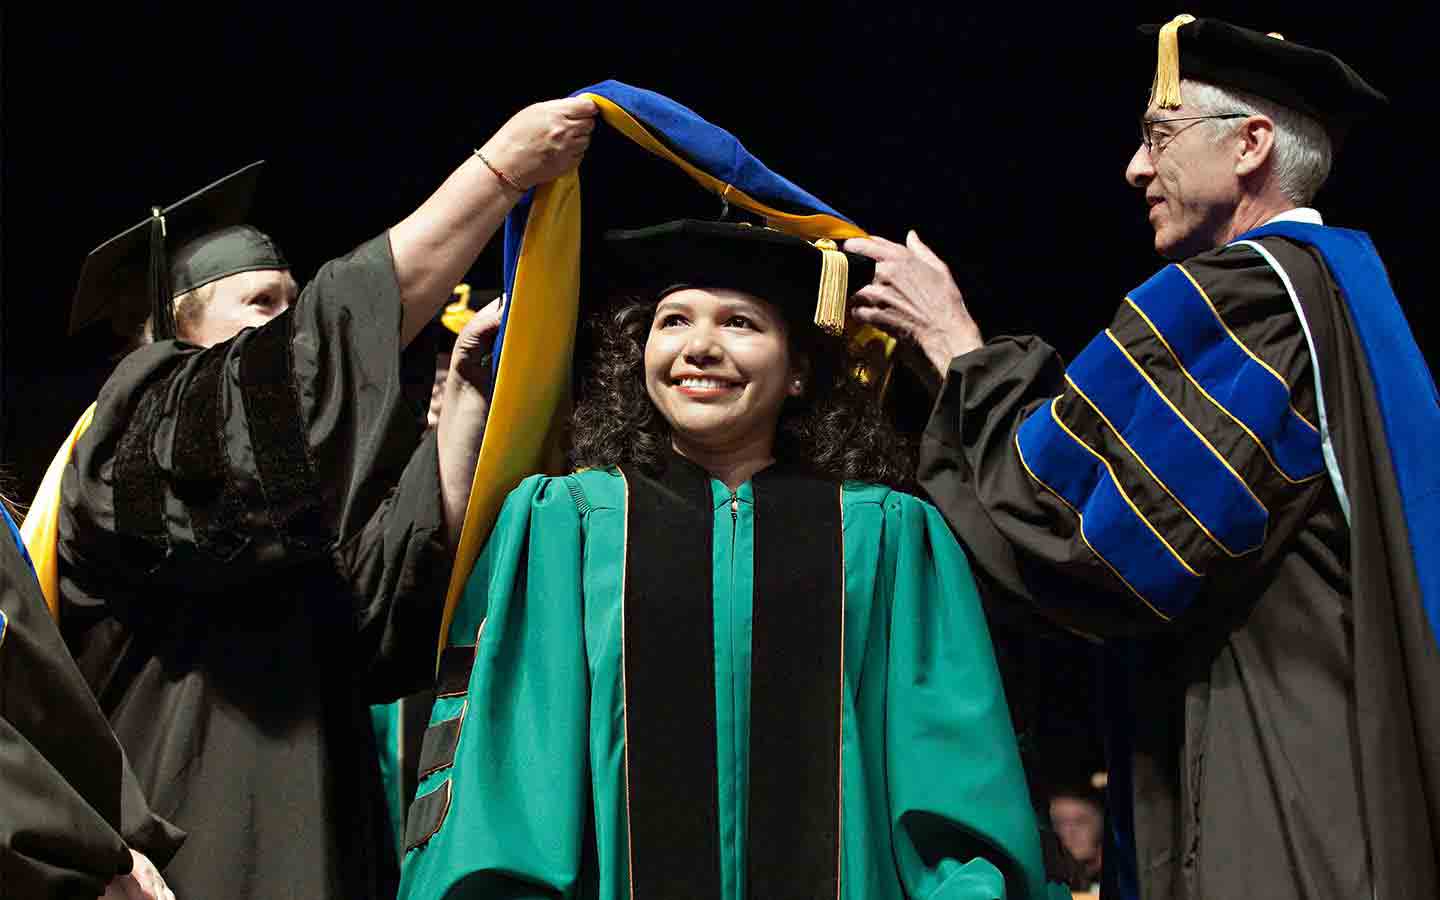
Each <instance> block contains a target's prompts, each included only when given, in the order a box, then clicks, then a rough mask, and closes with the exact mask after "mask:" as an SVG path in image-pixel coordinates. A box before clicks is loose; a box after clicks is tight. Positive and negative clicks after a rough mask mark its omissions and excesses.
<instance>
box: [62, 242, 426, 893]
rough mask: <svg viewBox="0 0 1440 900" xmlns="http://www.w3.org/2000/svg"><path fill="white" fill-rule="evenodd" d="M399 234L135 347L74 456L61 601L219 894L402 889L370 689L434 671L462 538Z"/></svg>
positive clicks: (162, 808) (151, 786) (185, 877)
mask: <svg viewBox="0 0 1440 900" xmlns="http://www.w3.org/2000/svg"><path fill="white" fill-rule="evenodd" d="M401 317H402V310H401V305H400V297H399V289H398V286H397V283H396V277H395V272H394V265H393V262H392V259H391V255H390V246H389V240H388V236H385V235H382V236H380V237H378V238H375V239H374V240H372V241H370V242H368V243H366V244H364V245H362V246H361V247H359V248H358V249H357V250H355V251H354V252H353V253H352V254H351V255H349V256H347V257H344V258H342V259H338V260H335V261H332V262H330V263H328V264H326V265H325V266H324V267H322V268H321V270H320V271H319V273H318V274H317V275H316V277H315V278H314V280H313V281H311V282H310V283H309V284H308V285H307V286H306V288H305V290H304V291H303V292H302V293H301V296H300V298H299V300H298V302H297V303H296V305H295V306H294V307H293V308H292V309H291V310H289V311H288V312H286V313H284V314H283V315H281V316H280V317H278V318H277V319H275V320H273V321H271V322H270V323H268V324H266V325H265V326H264V327H262V328H258V329H249V330H246V331H244V332H242V333H241V334H240V335H238V336H237V337H235V338H234V339H232V340H230V341H228V342H226V343H223V344H220V345H217V346H215V347H212V348H209V349H201V348H198V347H192V346H189V345H186V344H183V343H177V342H173V341H167V342H164V343H161V344H157V345H154V346H150V347H147V348H144V349H142V350H139V351H137V352H135V353H133V354H131V355H130V356H129V357H127V358H126V359H125V360H124V361H123V362H122V363H121V364H120V366H119V368H118V369H117V370H116V372H115V374H114V375H113V376H112V377H111V379H110V381H109V382H108V383H107V384H106V385H105V387H104V389H103V390H102V391H101V394H100V398H99V400H98V404H97V408H96V412H95V417H94V422H93V424H92V425H91V427H90V429H89V430H88V431H87V432H86V433H85V435H84V436H83V438H82V439H81V440H80V442H79V443H78V445H77V447H76V449H75V452H74V455H73V457H72V459H71V462H70V465H69V468H68V469H67V471H66V473H65V479H64V483H63V490H62V495H63V496H62V509H61V517H60V536H59V544H60V546H59V551H60V586H61V594H62V609H61V615H60V621H61V626H62V628H63V631H64V633H65V636H66V639H67V641H68V642H69V644H70V647H71V648H72V649H73V651H74V654H75V657H76V659H77V660H78V661H79V663H80V668H81V670H82V671H83V672H84V673H85V677H86V679H87V680H88V681H89V683H90V685H91V687H92V688H93V689H94V691H95V694H96V696H97V697H98V698H99V700H100V705H101V707H102V708H103V709H104V710H105V713H106V715H107V716H108V717H109V719H110V722H111V725H112V726H113V727H114V729H115V733H116V735H117V736H118V737H119V738H120V741H121V743H122V744H123V745H124V747H125V750H126V752H127V753H128V754H129V757H130V760H131V763H132V764H133V765H134V767H135V771H136V774H137V775H138V776H139V779H140V781H141V783H142V785H143V786H144V788H145V792H146V795H147V796H148V797H149V799H150V802H151V804H152V805H153V806H154V807H155V809H156V811H157V812H159V813H160V814H161V815H163V816H165V817H166V818H168V819H170V820H171V821H173V822H175V823H176V824H177V825H179V826H180V827H182V828H184V829H186V830H187V831H188V832H189V834H190V837H189V840H188V841H187V842H186V844H185V846H184V848H183V849H182V850H181V852H180V853H179V854H178V855H177V856H176V858H175V860H174V862H173V863H172V864H171V865H170V867H169V868H168V869H167V870H166V871H165V875H166V878H167V879H168V881H169V883H170V885H171V887H172V888H173V889H174V891H175V893H176V895H177V896H180V897H189V898H205V900H241V898H257V900H258V898H267V900H269V898H276V897H297V898H306V900H323V898H345V900H354V898H368V897H390V896H393V892H394V889H395V883H396V879H397V872H396V865H395V860H394V854H393V853H391V852H389V850H388V848H389V842H390V840H391V838H390V836H389V833H388V826H387V824H386V817H385V806H384V798H383V796H382V792H381V785H380V776H379V770H378V763H377V760H376V754H375V742H374V738H373V734H372V731H371V726H370V719H369V712H368V704H370V703H373V702H380V701H385V700H391V699H394V698H396V697H399V696H401V695H403V694H405V693H407V692H410V691H413V690H416V689H417V688H419V687H420V686H422V685H425V684H427V683H428V682H429V680H430V678H431V676H432V674H433V669H432V666H433V662H434V653H435V636H436V634H437V633H438V629H439V622H440V611H441V606H442V604H443V594H444V589H445V585H446V580H447V578H448V576H449V569H450V556H449V552H448V550H447V549H446V547H445V540H444V530H443V513H442V508H441V500H440V490H439V471H438V459H437V454H436V446H435V442H434V438H433V437H432V438H430V439H428V440H426V441H424V442H423V443H420V445H419V447H418V448H417V446H416V443H417V441H418V440H419V435H420V429H419V426H418V423H417V422H416V419H415V416H414V413H413V411H411V410H410V409H409V407H408V406H407V405H406V403H405V402H404V400H403V398H402V391H401V387H402V385H401V378H400V341H399V334H400V323H401Z"/></svg>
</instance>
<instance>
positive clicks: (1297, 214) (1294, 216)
mask: <svg viewBox="0 0 1440 900" xmlns="http://www.w3.org/2000/svg"><path fill="white" fill-rule="evenodd" d="M1275 222H1303V223H1305V224H1306V225H1324V224H1325V222H1324V220H1323V219H1321V218H1320V211H1319V210H1318V209H1311V208H1310V207H1308V206H1298V207H1296V208H1295V209H1287V210H1285V211H1284V212H1282V213H1281V214H1280V215H1278V216H1273V217H1271V218H1270V219H1268V220H1266V221H1265V222H1264V223H1263V224H1262V225H1261V226H1260V227H1262V228H1263V227H1264V226H1265V225H1271V224H1273V223H1275Z"/></svg>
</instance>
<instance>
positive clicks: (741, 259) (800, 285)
mask: <svg viewBox="0 0 1440 900" xmlns="http://www.w3.org/2000/svg"><path fill="white" fill-rule="evenodd" d="M605 249H606V263H605V264H606V267H607V275H608V276H609V280H610V282H611V284H612V285H614V286H615V287H617V288H623V289H625V290H635V291H641V292H651V291H653V292H659V291H662V290H665V289H666V288H670V287H675V286H677V285H685V286H690V287H711V288H729V289H731V290H738V291H744V292H745V293H747V294H753V295H755V296H756V297H759V298H761V299H762V300H768V301H769V302H771V303H774V304H775V305H776V306H779V307H782V308H783V309H784V310H786V311H787V312H788V313H789V314H790V315H791V316H792V317H793V318H795V319H799V320H801V321H813V322H814V323H815V324H816V325H817V326H819V327H820V328H822V329H824V330H826V331H828V332H830V333H832V334H841V333H843V332H844V328H845V304H846V301H847V300H848V299H849V297H850V295H851V294H852V293H854V292H855V291H857V290H859V289H860V288H862V287H864V286H865V285H867V284H869V283H870V278H871V276H872V275H873V274H874V273H875V263H874V262H873V261H872V260H870V259H869V258H867V257H864V256H860V255H858V254H855V253H846V252H844V251H843V250H839V249H838V248H837V247H836V245H835V243H834V242H833V241H828V240H819V241H808V240H806V239H805V238H802V237H796V236H795V235H792V234H786V233H785V232H782V231H776V230H775V229H773V228H764V227H761V226H757V225H750V224H748V223H744V222H710V221H704V220H700V219H679V220H676V221H674V222H666V223H665V224H663V225H654V226H651V227H649V228H639V229H633V230H616V231H607V232H605Z"/></svg>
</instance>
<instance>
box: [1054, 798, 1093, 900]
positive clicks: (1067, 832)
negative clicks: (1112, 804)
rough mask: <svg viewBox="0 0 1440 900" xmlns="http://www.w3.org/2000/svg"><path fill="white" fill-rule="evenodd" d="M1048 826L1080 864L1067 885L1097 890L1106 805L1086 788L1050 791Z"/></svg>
mask: <svg viewBox="0 0 1440 900" xmlns="http://www.w3.org/2000/svg"><path fill="white" fill-rule="evenodd" d="M1050 827H1051V828H1053V829H1055V834H1056V835H1057V836H1059V838H1060V843H1061V844H1063V845H1064V847H1065V850H1066V851H1067V852H1068V853H1069V854H1070V856H1071V857H1072V858H1074V860H1075V861H1076V863H1078V864H1079V871H1078V872H1077V873H1076V874H1077V875H1078V878H1077V879H1076V880H1075V881H1074V882H1072V883H1071V884H1070V887H1071V888H1073V889H1076V890H1084V891H1092V892H1095V893H1098V892H1099V890H1100V872H1101V866H1102V863H1103V861H1104V841H1105V807H1104V804H1103V803H1102V801H1101V799H1100V797H1099V796H1098V795H1097V794H1096V792H1095V791H1093V790H1090V789H1088V788H1080V787H1065V788H1061V789H1059V790H1056V791H1053V792H1052V793H1051V794H1050Z"/></svg>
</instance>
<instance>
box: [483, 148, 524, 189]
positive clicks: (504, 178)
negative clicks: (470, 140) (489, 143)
mask: <svg viewBox="0 0 1440 900" xmlns="http://www.w3.org/2000/svg"><path fill="white" fill-rule="evenodd" d="M475 155H476V156H478V157H480V161H481V162H482V163H484V164H485V168H487V169H489V170H490V171H491V172H494V173H495V177H496V178H498V179H500V183H501V184H503V185H505V186H506V187H508V188H509V189H510V190H512V191H514V192H515V193H517V194H524V193H525V189H524V188H522V187H521V186H520V185H518V184H516V183H515V179H513V178H511V177H510V176H509V175H506V174H505V173H504V172H502V171H500V170H499V169H497V168H496V167H495V164H494V163H492V162H491V161H490V160H488V159H486V158H485V154H484V153H481V152H480V148H479V147H476V148H475Z"/></svg>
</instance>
